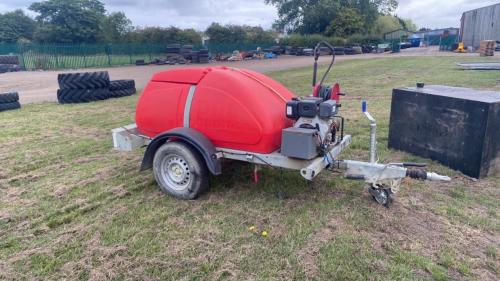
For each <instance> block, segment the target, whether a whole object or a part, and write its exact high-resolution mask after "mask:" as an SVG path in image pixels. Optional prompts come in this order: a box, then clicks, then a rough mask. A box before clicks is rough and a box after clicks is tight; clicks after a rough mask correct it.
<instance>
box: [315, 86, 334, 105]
mask: <svg viewBox="0 0 500 281" xmlns="http://www.w3.org/2000/svg"><path fill="white" fill-rule="evenodd" d="M332 91H333V87H330V86H328V85H321V86H319V88H318V93H317V97H318V98H323V100H324V101H327V100H330V99H331V97H332Z"/></svg>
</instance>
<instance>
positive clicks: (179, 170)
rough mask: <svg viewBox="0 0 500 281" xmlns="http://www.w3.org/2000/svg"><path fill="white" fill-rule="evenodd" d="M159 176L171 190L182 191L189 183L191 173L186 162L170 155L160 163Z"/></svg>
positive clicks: (177, 156)
mask: <svg viewBox="0 0 500 281" xmlns="http://www.w3.org/2000/svg"><path fill="white" fill-rule="evenodd" d="M161 176H162V178H163V180H164V181H165V182H166V183H167V184H168V186H169V187H170V188H172V189H173V190H177V191H180V190H184V189H186V188H187V187H188V185H189V183H190V182H191V173H190V171H189V165H188V164H187V162H186V160H185V159H184V158H182V157H180V156H179V155H175V154H170V155H168V156H167V157H165V158H164V160H163V161H162V163H161Z"/></svg>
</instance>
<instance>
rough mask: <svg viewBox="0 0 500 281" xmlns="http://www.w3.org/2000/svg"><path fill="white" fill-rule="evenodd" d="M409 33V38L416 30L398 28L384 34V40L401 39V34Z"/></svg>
mask: <svg viewBox="0 0 500 281" xmlns="http://www.w3.org/2000/svg"><path fill="white" fill-rule="evenodd" d="M405 34H408V38H411V37H412V35H413V34H415V32H412V31H408V30H406V29H398V30H394V31H391V32H387V33H385V34H384V40H394V39H400V38H401V36H403V35H405Z"/></svg>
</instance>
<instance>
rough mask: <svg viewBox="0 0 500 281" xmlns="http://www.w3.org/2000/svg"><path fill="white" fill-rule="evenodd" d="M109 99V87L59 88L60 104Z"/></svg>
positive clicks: (58, 97)
mask: <svg viewBox="0 0 500 281" xmlns="http://www.w3.org/2000/svg"><path fill="white" fill-rule="evenodd" d="M107 99H109V89H108V88H101V89H59V90H57V100H58V101H59V103H60V104H67V103H83V102H91V101H99V100H107Z"/></svg>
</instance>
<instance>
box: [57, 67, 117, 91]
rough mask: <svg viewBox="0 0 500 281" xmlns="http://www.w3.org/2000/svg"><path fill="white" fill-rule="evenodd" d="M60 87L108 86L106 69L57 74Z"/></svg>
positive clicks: (85, 87) (92, 87)
mask: <svg viewBox="0 0 500 281" xmlns="http://www.w3.org/2000/svg"><path fill="white" fill-rule="evenodd" d="M57 82H59V88H61V89H99V88H108V87H109V74H108V72H107V71H96V72H82V73H65V74H59V75H58V76H57Z"/></svg>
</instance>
